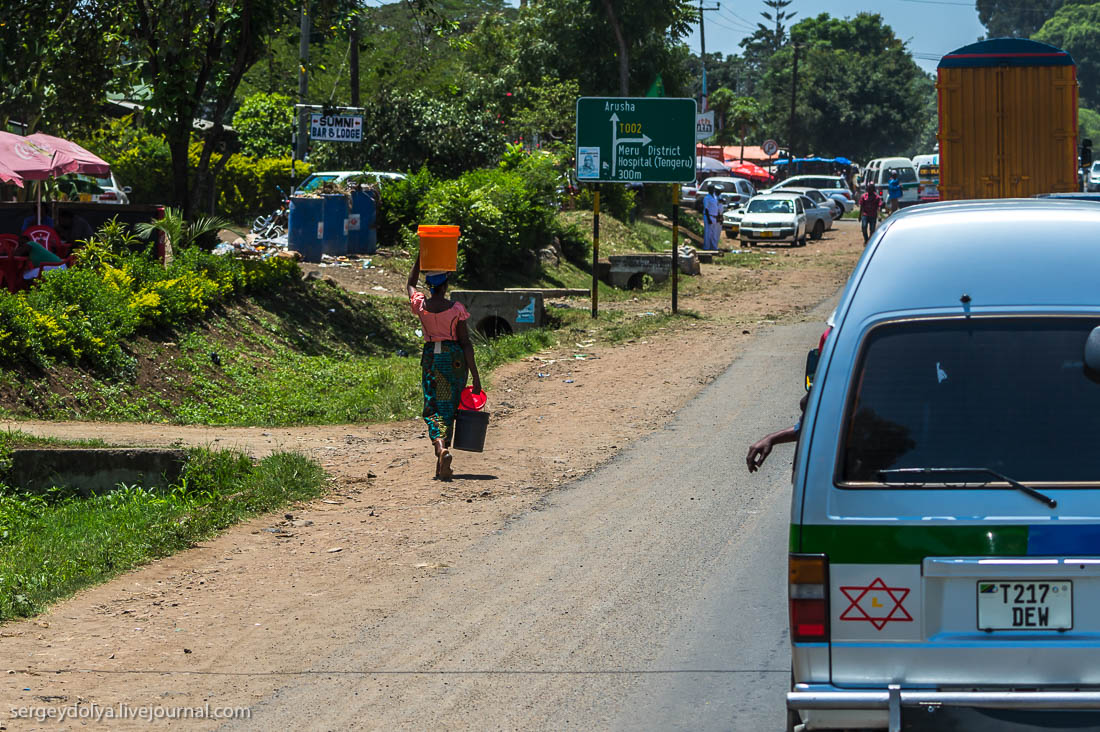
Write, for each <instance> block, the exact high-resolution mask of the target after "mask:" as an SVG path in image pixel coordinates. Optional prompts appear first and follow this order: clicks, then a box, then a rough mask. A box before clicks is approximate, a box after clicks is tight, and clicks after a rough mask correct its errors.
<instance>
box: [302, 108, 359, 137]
mask: <svg viewBox="0 0 1100 732" xmlns="http://www.w3.org/2000/svg"><path fill="white" fill-rule="evenodd" d="M309 137H310V139H311V140H317V141H319V142H362V141H363V117H362V116H361V115H353V114H311V115H310V124H309Z"/></svg>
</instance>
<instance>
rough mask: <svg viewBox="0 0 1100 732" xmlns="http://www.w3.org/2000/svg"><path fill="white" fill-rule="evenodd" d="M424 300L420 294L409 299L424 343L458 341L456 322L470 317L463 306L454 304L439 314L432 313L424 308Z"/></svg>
mask: <svg viewBox="0 0 1100 732" xmlns="http://www.w3.org/2000/svg"><path fill="white" fill-rule="evenodd" d="M425 300H427V298H426V297H425V296H424V293H422V292H418V293H416V294H415V295H413V296H412V297H411V298H410V299H409V305H410V306H411V307H412V311H413V314H414V315H416V316H417V317H418V318H420V324H421V325H422V326H423V330H424V340H425V342H427V343H435V342H437V341H456V340H458V321H460V320H466V319H467V318H469V317H470V313H469V312H468V311H467V310H466V308H465V306H464V305H463V304H462V303H460V302H456V303H452V304H451V307H449V308H447V309H446V310H444V311H443V312H441V313H433V312H430V311H429V310H428V309H427V308H426V307H424V301H425Z"/></svg>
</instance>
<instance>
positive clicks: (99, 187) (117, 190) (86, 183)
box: [57, 171, 130, 205]
mask: <svg viewBox="0 0 1100 732" xmlns="http://www.w3.org/2000/svg"><path fill="white" fill-rule="evenodd" d="M57 186H58V189H59V190H61V191H62V192H64V193H65V194H66V195H68V196H69V197H70V200H73V201H79V200H81V198H80V194H86V196H85V198H84V199H83V200H86V201H90V202H92V203H118V204H123V205H125V204H128V203H130V196H129V193H130V186H122V185H119V183H118V178H116V177H115V174H114V173H112V172H110V171H108V172H107V175H105V176H103V177H97V176H94V175H85V174H84V173H66V174H65V175H62V176H59V177H58V178H57ZM88 196H90V198H89V197H88Z"/></svg>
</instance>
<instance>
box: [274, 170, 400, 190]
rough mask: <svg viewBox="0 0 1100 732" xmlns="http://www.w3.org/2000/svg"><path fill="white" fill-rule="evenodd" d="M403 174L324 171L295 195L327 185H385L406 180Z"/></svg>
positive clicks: (306, 181)
mask: <svg viewBox="0 0 1100 732" xmlns="http://www.w3.org/2000/svg"><path fill="white" fill-rule="evenodd" d="M405 177H406V176H405V175H404V174H403V173H382V172H378V171H373V170H323V171H318V172H316V173H312V174H311V175H309V176H308V177H307V178H306V179H305V180H303V181H302V182H301V183H299V184H298V185H297V186H296V187H295V188H294V192H295V193H310V192H312V191H316V190H318V189H319V188H320V187H321V186H323V185H324V184H325V183H334V184H336V185H341V186H343V185H355V184H357V183H363V184H370V185H383V184H385V183H391V182H393V181H398V180H405Z"/></svg>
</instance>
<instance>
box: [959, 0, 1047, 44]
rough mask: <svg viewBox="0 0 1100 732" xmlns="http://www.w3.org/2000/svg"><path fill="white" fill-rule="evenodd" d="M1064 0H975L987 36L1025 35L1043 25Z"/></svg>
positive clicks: (1025, 36) (1021, 36) (1022, 36)
mask: <svg viewBox="0 0 1100 732" xmlns="http://www.w3.org/2000/svg"><path fill="white" fill-rule="evenodd" d="M1065 4H1066V0H1027V2H1021V1H1020V0H976V2H975V5H976V6H977V9H978V20H980V21H981V23H982V25H984V26H985V27H986V30H987V31H989V37H990V38H1001V37H1005V36H1015V37H1020V38H1027V37H1028V36H1030V35H1031V34H1032V33H1034V32H1035V31H1037V30H1039V29H1040V28H1042V27H1043V23H1045V22H1046V21H1047V20H1049V19H1050V18H1052V17H1054V13H1055V11H1057V10H1058V8H1060V7H1062V6H1063V5H1065Z"/></svg>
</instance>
